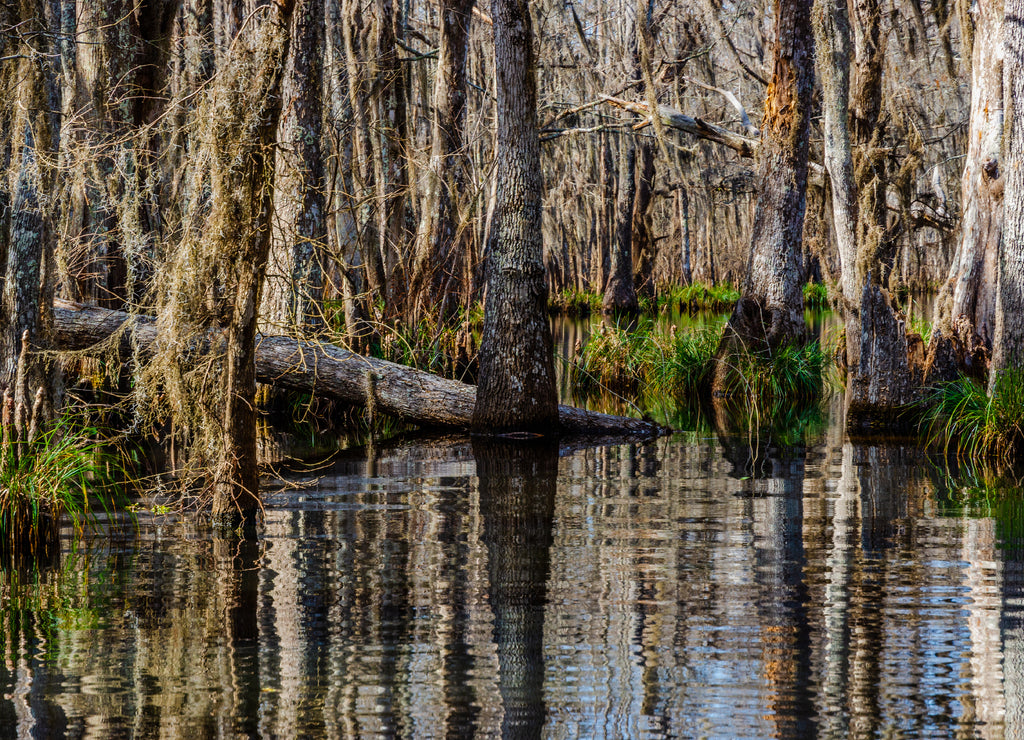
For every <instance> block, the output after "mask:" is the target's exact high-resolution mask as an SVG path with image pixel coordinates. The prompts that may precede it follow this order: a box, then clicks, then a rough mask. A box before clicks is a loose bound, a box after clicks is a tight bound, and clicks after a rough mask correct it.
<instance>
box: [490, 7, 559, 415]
mask: <svg viewBox="0 0 1024 740" xmlns="http://www.w3.org/2000/svg"><path fill="white" fill-rule="evenodd" d="M491 8H492V18H493V21H494V65H495V69H496V72H497V94H498V101H497V120H498V140H497V146H498V152H497V163H496V170H497V177H498V211H499V219H500V221H499V228H498V232H499V233H498V238H497V240H496V243H495V245H494V249H493V250H492V251H491V254H490V258H489V264H488V265H487V298H486V302H485V306H484V330H483V337H482V339H481V343H480V385H479V386H478V388H477V403H476V409H475V411H474V416H473V423H474V426H475V427H476V428H477V429H480V430H487V431H492V432H493V431H547V432H549V431H551V429H552V428H555V427H557V426H558V394H557V392H556V389H555V364H554V344H553V341H552V337H551V327H550V325H549V324H548V317H547V285H546V283H545V279H544V255H543V244H542V237H541V189H542V187H543V182H542V180H541V172H540V140H539V138H538V133H537V80H536V62H535V59H534V56H533V47H532V44H533V30H532V26H531V21H530V8H529V5H528V4H527V2H526V0H493V3H492V6H491Z"/></svg>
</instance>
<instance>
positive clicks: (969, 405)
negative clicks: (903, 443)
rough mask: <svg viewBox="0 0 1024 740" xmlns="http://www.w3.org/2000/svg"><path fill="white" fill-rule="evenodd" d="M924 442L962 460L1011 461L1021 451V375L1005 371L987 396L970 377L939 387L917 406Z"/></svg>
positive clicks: (1023, 446) (1023, 430) (1023, 429)
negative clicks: (920, 407)
mask: <svg viewBox="0 0 1024 740" xmlns="http://www.w3.org/2000/svg"><path fill="white" fill-rule="evenodd" d="M922 403H923V405H924V408H925V413H924V421H923V425H924V426H925V427H926V428H927V437H928V441H929V442H930V443H931V444H938V445H940V446H941V447H942V448H943V450H944V451H945V452H946V453H947V454H949V453H955V454H956V455H957V456H958V457H961V458H963V459H977V458H998V459H1001V460H1004V461H1007V462H1009V461H1011V460H1013V459H1014V458H1015V457H1016V456H1018V455H1019V453H1021V452H1022V451H1024V371H1022V370H1016V369H1014V370H1006V371H1004V372H1002V373H1001V374H1000V375H999V377H998V378H997V379H996V382H995V386H994V388H993V390H992V394H991V395H989V394H988V393H986V391H985V387H984V386H983V385H982V384H981V383H980V382H979V381H977V380H975V379H974V378H969V377H966V376H964V377H961V378H958V379H957V380H952V381H950V382H948V383H943V384H941V385H939V386H938V387H937V388H936V389H935V390H934V391H933V392H932V393H930V394H929V395H928V396H927V397H926V398H925V400H924V401H923V402H922Z"/></svg>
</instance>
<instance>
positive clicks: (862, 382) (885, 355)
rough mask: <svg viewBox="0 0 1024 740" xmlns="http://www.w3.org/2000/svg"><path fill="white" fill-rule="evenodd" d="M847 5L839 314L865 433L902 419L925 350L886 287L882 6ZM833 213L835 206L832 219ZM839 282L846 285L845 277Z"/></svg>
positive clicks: (892, 249)
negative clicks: (847, 298) (850, 12)
mask: <svg viewBox="0 0 1024 740" xmlns="http://www.w3.org/2000/svg"><path fill="white" fill-rule="evenodd" d="M853 7H854V18H855V23H856V29H857V34H856V45H855V46H856V49H855V59H854V62H855V63H854V69H853V85H852V87H853V89H852V92H851V100H850V110H851V112H852V117H851V121H850V124H851V129H852V132H851V135H852V137H853V141H854V142H855V144H856V146H855V147H854V149H855V153H856V156H855V157H854V158H853V166H854V186H855V190H854V192H855V193H856V197H857V199H858V209H857V218H856V237H855V238H856V244H857V262H856V265H855V266H854V269H853V272H854V275H855V282H856V286H857V287H856V288H855V289H856V290H858V291H859V292H860V296H859V299H856V297H855V296H854V297H853V298H854V300H853V301H852V303H850V304H848V306H847V310H846V311H845V315H844V318H845V321H846V353H847V362H848V366H849V367H848V373H849V380H848V383H847V392H846V425H847V428H848V429H850V430H851V431H859V432H870V431H884V430H892V429H894V428H895V425H899V424H901V423H905V422H903V421H902V420H901V413H902V411H903V408H904V407H905V406H906V405H907V404H909V403H911V402H912V401H914V400H915V399H916V398H917V397H918V394H919V393H920V388H921V384H922V379H923V377H922V373H923V364H924V356H923V355H924V349H923V345H922V343H921V340H920V339H919V338H917V337H916V336H911V335H908V334H907V330H906V318H905V316H904V315H903V312H902V311H901V310H900V309H899V307H898V306H897V305H896V303H895V301H894V300H893V298H892V296H891V295H890V294H889V290H888V286H889V277H890V274H891V272H892V269H893V265H894V263H895V258H896V249H897V241H896V235H895V233H894V232H893V230H892V229H890V228H889V225H888V220H889V211H888V206H887V203H886V193H887V187H888V180H889V178H888V173H887V170H886V163H887V158H888V151H887V149H886V148H885V146H884V141H883V140H884V136H885V122H884V120H883V116H882V75H883V69H884V66H885V65H884V59H885V50H886V43H885V36H884V34H883V32H882V12H883V11H882V7H881V4H880V3H879V2H878V0H857V2H856V3H854V6H853ZM840 217H842V216H841V214H840V213H838V212H837V213H836V218H840ZM843 269H844V270H845V269H846V267H845V265H844V268H843ZM843 282H844V288H845V286H846V283H847V280H846V278H845V277H844V278H843Z"/></svg>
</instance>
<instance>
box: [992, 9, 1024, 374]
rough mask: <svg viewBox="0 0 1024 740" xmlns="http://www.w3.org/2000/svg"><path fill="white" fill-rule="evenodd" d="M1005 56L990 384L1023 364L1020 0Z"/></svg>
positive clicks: (1006, 29)
mask: <svg viewBox="0 0 1024 740" xmlns="http://www.w3.org/2000/svg"><path fill="white" fill-rule="evenodd" d="M1005 13H1006V22H1005V23H1004V25H1003V43H1004V47H1005V53H1006V57H1005V59H1004V61H1003V71H1004V84H1005V91H1006V95H1005V100H1006V115H1007V120H1008V121H1009V126H1008V127H1007V130H1006V134H1007V136H1006V141H1005V142H1004V146H1005V149H1006V160H1007V167H1006V175H1005V180H1006V190H1005V192H1004V193H1003V207H1004V209H1005V211H1004V221H1003V244H1002V249H1001V250H1000V258H999V293H998V296H997V298H996V318H995V339H994V341H993V343H992V372H991V373H990V375H989V384H990V386H992V385H994V383H995V381H996V378H997V377H998V375H999V373H1001V372H1002V371H1004V370H1006V369H1008V368H1017V369H1019V368H1024V166H1022V163H1024V111H1022V115H1020V116H1018V115H1017V106H1018V105H1024V102H1022V101H1024V0H1006V8H1005Z"/></svg>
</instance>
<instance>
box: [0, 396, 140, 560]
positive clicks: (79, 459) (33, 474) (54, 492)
mask: <svg viewBox="0 0 1024 740" xmlns="http://www.w3.org/2000/svg"><path fill="white" fill-rule="evenodd" d="M7 431H8V430H4V432H7ZM4 439H5V440H6V443H5V444H0V551H10V552H24V551H25V550H26V548H27V550H28V551H30V552H31V551H34V550H35V549H37V548H47V547H49V546H52V544H53V543H54V542H56V540H57V539H58V538H59V534H60V525H61V519H62V517H64V516H65V515H67V516H68V518H69V519H70V521H71V525H72V527H73V529H74V530H75V532H76V533H78V534H80V533H82V532H83V531H84V530H85V529H86V527H88V526H90V525H91V524H94V523H95V521H96V517H97V515H98V513H99V512H100V511H103V512H104V513H106V514H107V515H110V514H111V513H112V512H113V511H114V510H116V509H119V508H121V507H122V506H123V504H124V503H125V497H124V483H125V482H126V480H127V478H128V476H127V474H126V471H125V466H124V463H123V462H122V458H121V457H120V456H119V455H116V454H113V453H112V452H110V449H109V446H108V444H107V443H105V442H103V441H100V439H99V435H98V433H97V430H96V429H93V428H90V427H87V426H85V425H84V424H82V423H81V422H80V421H78V420H77V419H76V418H75V417H73V416H71V415H65V416H63V417H61V418H60V419H58V420H57V421H56V422H54V423H52V424H50V425H49V426H48V427H47V428H46V429H45V430H44V431H42V432H41V433H39V434H38V435H37V437H36V438H35V439H34V440H32V441H28V440H21V441H12V440H11V439H10V436H9V435H8V434H5V435H4Z"/></svg>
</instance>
